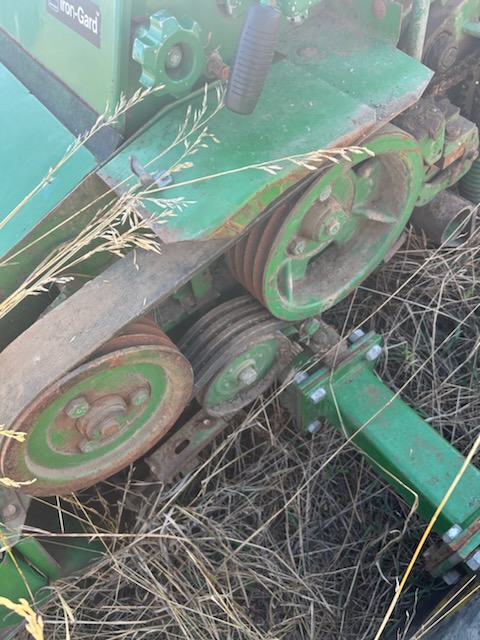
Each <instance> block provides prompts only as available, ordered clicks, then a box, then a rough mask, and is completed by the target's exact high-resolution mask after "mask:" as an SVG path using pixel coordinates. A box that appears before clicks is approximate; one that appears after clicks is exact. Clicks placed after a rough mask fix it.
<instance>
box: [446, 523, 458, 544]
mask: <svg viewBox="0 0 480 640" xmlns="http://www.w3.org/2000/svg"><path fill="white" fill-rule="evenodd" d="M461 533H462V527H461V526H460V525H459V524H453V525H452V526H451V527H450V529H448V531H445V533H444V534H443V536H442V540H443V541H444V542H445V544H450V542H453V541H454V540H455V539H456V538H458V536H459V535H460V534H461Z"/></svg>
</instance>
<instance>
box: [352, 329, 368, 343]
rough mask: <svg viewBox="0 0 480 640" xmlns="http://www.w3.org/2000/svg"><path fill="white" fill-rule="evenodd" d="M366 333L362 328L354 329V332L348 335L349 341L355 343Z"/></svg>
mask: <svg viewBox="0 0 480 640" xmlns="http://www.w3.org/2000/svg"><path fill="white" fill-rule="evenodd" d="M364 335H365V331H363V330H362V329H355V331H352V333H351V334H350V335H349V336H348V341H349V342H351V343H352V344H355V342H358V341H359V340H360V339H361V338H363V337H364Z"/></svg>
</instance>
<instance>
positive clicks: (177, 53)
mask: <svg viewBox="0 0 480 640" xmlns="http://www.w3.org/2000/svg"><path fill="white" fill-rule="evenodd" d="M182 60H183V52H182V49H181V48H180V47H179V46H178V44H174V45H173V47H170V49H169V51H168V53H167V57H166V60H165V66H166V67H167V69H178V67H179V66H180V65H181V64H182Z"/></svg>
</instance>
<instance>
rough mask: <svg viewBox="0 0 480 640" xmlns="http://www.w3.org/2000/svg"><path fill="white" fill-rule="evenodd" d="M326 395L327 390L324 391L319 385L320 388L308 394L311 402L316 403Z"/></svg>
mask: <svg viewBox="0 0 480 640" xmlns="http://www.w3.org/2000/svg"><path fill="white" fill-rule="evenodd" d="M326 395H327V392H326V391H325V389H324V388H323V387H320V389H315V391H314V392H313V393H312V394H311V395H310V400H311V401H312V402H313V404H318V403H319V402H321V401H322V400H323V399H324V398H325V396H326Z"/></svg>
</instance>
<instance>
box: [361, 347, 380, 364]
mask: <svg viewBox="0 0 480 640" xmlns="http://www.w3.org/2000/svg"><path fill="white" fill-rule="evenodd" d="M382 351H383V349H382V347H381V346H380V345H379V344H374V345H373V347H370V349H369V350H368V351H367V353H366V354H365V358H366V360H368V361H369V362H373V361H374V360H377V358H379V357H380V355H381V353H382Z"/></svg>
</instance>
